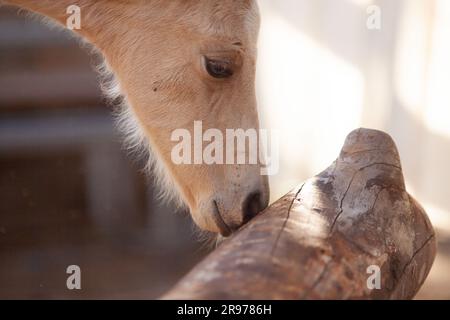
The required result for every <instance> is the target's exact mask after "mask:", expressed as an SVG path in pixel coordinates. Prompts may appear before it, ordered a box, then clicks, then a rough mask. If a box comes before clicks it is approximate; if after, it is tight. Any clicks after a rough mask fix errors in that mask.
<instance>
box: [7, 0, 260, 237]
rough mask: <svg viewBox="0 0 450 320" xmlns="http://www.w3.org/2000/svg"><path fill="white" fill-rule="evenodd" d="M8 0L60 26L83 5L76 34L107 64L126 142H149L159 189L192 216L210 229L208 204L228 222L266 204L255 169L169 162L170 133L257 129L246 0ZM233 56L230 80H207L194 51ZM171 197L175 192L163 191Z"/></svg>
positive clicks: (252, 12)
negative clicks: (197, 124)
mask: <svg viewBox="0 0 450 320" xmlns="http://www.w3.org/2000/svg"><path fill="white" fill-rule="evenodd" d="M7 3H10V4H14V5H18V6H21V7H24V8H27V9H29V10H32V11H35V12H38V13H40V14H43V15H45V16H48V17H51V18H53V19H55V20H57V21H59V22H60V23H62V24H64V23H65V19H66V18H67V14H66V12H65V11H66V7H67V6H69V5H71V4H77V5H78V6H80V7H81V13H82V20H81V30H79V34H80V35H81V36H82V37H83V38H84V39H86V40H87V41H89V42H90V43H92V44H93V45H94V46H95V47H96V48H98V50H99V51H100V52H101V53H102V55H103V56H104V58H105V64H106V65H107V68H106V70H112V72H113V74H114V78H112V79H110V81H111V83H112V86H111V85H110V86H109V89H108V90H109V94H111V95H120V96H122V99H123V101H124V104H125V105H126V107H125V108H124V111H123V113H124V114H125V116H126V117H125V118H124V119H123V120H122V128H123V129H124V130H125V131H127V132H128V134H129V139H130V144H135V145H142V144H143V145H145V147H146V148H147V147H148V148H151V150H152V154H153V159H154V161H152V163H153V166H154V167H156V168H157V170H159V171H160V173H161V174H160V176H161V177H162V178H161V179H162V182H163V184H164V185H166V187H167V186H173V187H174V189H175V191H176V192H177V193H178V194H179V195H180V198H182V200H183V201H184V202H185V203H186V204H187V205H188V206H189V208H190V210H191V213H192V216H193V218H194V220H195V222H196V223H197V224H198V225H199V226H200V227H201V228H203V229H205V230H210V231H213V232H217V231H218V227H217V226H216V224H215V223H214V220H213V219H212V212H213V207H212V203H213V200H215V201H216V202H217V204H218V207H219V211H220V214H221V215H222V218H223V219H224V221H226V223H227V224H231V225H241V224H242V220H243V217H242V203H243V201H244V198H245V197H246V196H247V195H248V194H249V193H250V192H252V191H253V190H255V189H259V190H261V191H262V192H263V201H264V202H266V203H267V201H268V185H267V179H266V177H263V176H260V171H259V170H260V166H259V165H214V166H207V165H178V166H177V165H174V164H173V163H172V161H171V159H170V152H171V148H172V147H173V145H174V144H173V143H172V142H170V136H171V133H172V131H173V130H174V129H178V128H186V129H189V130H192V127H193V122H194V121H196V120H202V121H203V127H204V130H206V129H208V128H217V129H221V130H223V132H225V129H227V128H231V129H233V128H243V129H248V128H255V129H258V128H259V125H258V114H257V108H256V98H255V88H254V82H255V63H256V42H257V36H258V30H259V14H258V9H257V6H256V3H255V2H254V1H253V0H171V1H168V0H148V1H144V0H136V1H132V0H130V1H126V0H109V1H105V0H99V1H93V0H79V1H72V0H71V1H67V0H62V1H56V0H55V1H50V0H47V1H46V0H44V1H42V0H22V1H21V0H17V1H7ZM205 54H208V55H217V56H225V57H230V58H232V59H235V61H236V64H238V65H239V70H236V71H235V74H234V75H233V77H232V78H231V79H222V80H217V79H213V78H211V77H210V76H209V75H208V74H207V73H206V72H205V70H204V66H203V65H202V56H203V55H205ZM168 193H169V194H174V191H172V190H171V189H170V191H169V192H168Z"/></svg>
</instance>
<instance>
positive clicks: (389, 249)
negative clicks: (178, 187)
mask: <svg viewBox="0 0 450 320" xmlns="http://www.w3.org/2000/svg"><path fill="white" fill-rule="evenodd" d="M435 254H436V241H435V236H434V231H433V228H432V226H431V224H430V221H429V220H428V217H427V215H426V213H425V211H424V210H423V208H422V207H421V206H420V205H419V204H418V203H417V202H416V201H415V200H414V199H413V198H412V197H411V196H410V195H409V194H408V193H407V191H406V190H405V183H404V179H403V174H402V169H401V164H400V158H399V154H398V151H397V148H396V146H395V143H394V142H393V140H392V138H391V137H390V136H389V135H387V134H386V133H383V132H381V131H376V130H369V129H358V130H355V131H353V132H352V133H350V134H349V135H348V137H347V139H346V141H345V144H344V147H343V148H342V151H341V153H340V155H339V157H338V158H337V159H336V161H335V162H334V163H333V164H332V165H331V166H330V167H328V168H327V169H326V170H325V171H323V172H322V173H320V174H319V175H317V176H315V177H313V178H311V179H309V180H307V181H306V182H304V183H303V184H301V185H300V186H299V187H298V188H296V189H295V190H293V191H291V192H290V193H288V194H287V195H285V196H284V197H282V198H281V199H279V200H278V201H276V202H275V203H274V204H272V205H271V206H270V207H269V208H267V209H266V210H265V211H264V212H262V213H261V214H260V215H259V216H258V217H256V218H255V219H253V220H252V221H251V222H250V223H248V224H247V225H246V226H245V227H244V228H242V229H241V230H240V231H239V232H237V233H236V234H235V235H234V236H232V237H231V238H230V239H227V240H226V241H225V242H224V243H223V244H222V245H221V246H220V247H219V248H217V249H216V250H215V251H214V252H212V253H211V254H210V255H209V256H208V257H206V258H205V259H204V260H203V261H202V262H201V263H200V264H198V265H197V266H196V267H195V268H194V269H193V270H192V271H191V272H190V273H189V274H188V275H187V276H185V277H184V278H183V279H182V280H181V281H180V282H179V283H178V284H177V285H176V286H175V287H174V288H173V289H172V290H171V291H170V292H169V293H167V294H166V295H165V296H163V298H164V299H409V298H413V297H414V295H415V294H416V293H417V291H418V290H419V288H420V286H421V285H422V283H423V282H424V281H425V278H426V276H427V275H428V272H429V271H430V268H431V266H432V263H433V260H434V257H435Z"/></svg>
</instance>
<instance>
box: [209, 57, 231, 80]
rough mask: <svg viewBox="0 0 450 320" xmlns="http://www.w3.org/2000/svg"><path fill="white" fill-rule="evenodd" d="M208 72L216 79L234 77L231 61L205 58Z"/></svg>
mask: <svg viewBox="0 0 450 320" xmlns="http://www.w3.org/2000/svg"><path fill="white" fill-rule="evenodd" d="M205 67H206V71H207V72H208V74H209V75H210V76H211V77H214V78H219V79H222V78H228V77H231V76H232V75H233V68H232V66H231V63H230V62H229V61H224V60H214V59H209V58H207V57H205Z"/></svg>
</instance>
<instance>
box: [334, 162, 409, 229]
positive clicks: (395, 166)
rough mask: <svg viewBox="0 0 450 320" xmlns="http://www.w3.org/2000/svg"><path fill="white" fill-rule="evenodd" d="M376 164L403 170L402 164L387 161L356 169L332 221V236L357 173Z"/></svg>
mask: <svg viewBox="0 0 450 320" xmlns="http://www.w3.org/2000/svg"><path fill="white" fill-rule="evenodd" d="M376 165H384V166H389V167H393V168H396V169H398V170H402V168H401V167H400V166H397V165H395V164H392V163H386V162H374V163H371V164H369V165H367V166H364V167H361V168H359V169H358V170H356V171H355V172H354V174H353V176H352V178H351V179H350V182H349V183H348V186H347V189H346V190H345V192H344V195H343V196H342V198H341V201H340V203H339V212H338V213H337V214H336V217H335V218H334V219H333V222H332V223H331V227H330V232H329V236H331V234H332V233H333V231H334V226H335V225H336V222H337V220H338V219H339V217H340V216H341V214H342V212H343V211H344V209H343V205H344V200H345V198H346V197H347V194H348V191H349V190H350V187H351V186H352V184H353V181H354V180H355V178H356V175H357V174H358V173H360V172H362V171H364V170H366V169H368V168H371V167H374V166H376Z"/></svg>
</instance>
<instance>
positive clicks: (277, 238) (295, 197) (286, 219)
mask: <svg viewBox="0 0 450 320" xmlns="http://www.w3.org/2000/svg"><path fill="white" fill-rule="evenodd" d="M305 183H306V182H304V183H303V184H302V186H301V187H300V188H299V189H298V191H297V192H296V193H295V195H294V198H293V199H292V201H291V203H290V204H289V208H288V211H287V215H286V218H285V219H284V221H283V225H282V226H281V228H280V231H279V232H278V234H277V237H276V239H275V243H274V244H273V246H272V249H271V250H270V255H271V256H273V255H274V253H275V250H276V248H277V245H278V241H279V240H280V237H281V234H282V233H283V231H284V229H285V228H286V224H287V222H288V220H289V218H290V216H291V209H292V206H293V205H294V203H295V200H296V199H297V197H298V196H299V195H300V193H301V192H302V190H303V187H304V186H305Z"/></svg>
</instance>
